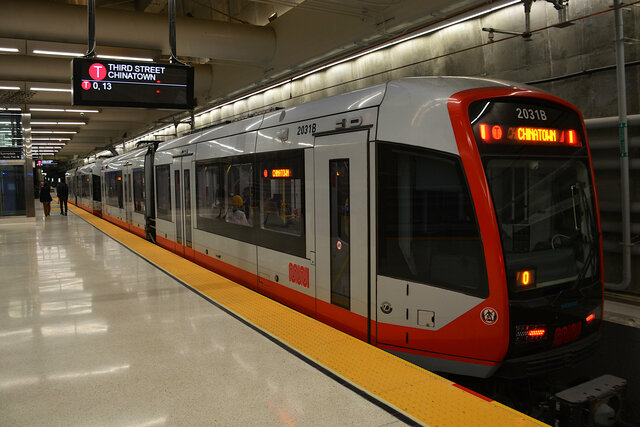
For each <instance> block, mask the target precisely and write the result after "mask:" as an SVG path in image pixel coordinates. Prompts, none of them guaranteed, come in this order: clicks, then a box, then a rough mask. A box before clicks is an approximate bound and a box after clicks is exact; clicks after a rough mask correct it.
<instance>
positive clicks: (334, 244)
mask: <svg viewBox="0 0 640 427" xmlns="http://www.w3.org/2000/svg"><path fill="white" fill-rule="evenodd" d="M349 190H350V189H349V159H340V160H331V161H329V204H330V207H329V212H330V216H331V221H330V222H331V304H335V305H337V306H338V307H342V308H346V309H347V310H349V307H350V306H351V261H350V260H351V239H350V234H351V232H350V231H351V211H350V209H349Z"/></svg>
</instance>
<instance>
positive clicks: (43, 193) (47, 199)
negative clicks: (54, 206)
mask: <svg viewBox="0 0 640 427" xmlns="http://www.w3.org/2000/svg"><path fill="white" fill-rule="evenodd" d="M51 200H53V199H52V198H51V187H49V183H48V182H45V183H44V185H43V186H42V188H40V202H41V203H42V208H43V209H44V216H49V215H50V214H51Z"/></svg>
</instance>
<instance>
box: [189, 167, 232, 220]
mask: <svg viewBox="0 0 640 427" xmlns="http://www.w3.org/2000/svg"><path fill="white" fill-rule="evenodd" d="M223 170H224V165H223V164H220V163H211V162H202V163H201V162H198V163H196V220H197V222H196V228H199V229H200V230H205V231H214V228H215V226H214V224H213V223H214V222H215V221H224V219H225V216H226V207H225V204H226V203H225V197H224V178H223V175H222V171H223Z"/></svg>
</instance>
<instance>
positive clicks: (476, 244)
mask: <svg viewBox="0 0 640 427" xmlns="http://www.w3.org/2000/svg"><path fill="white" fill-rule="evenodd" d="M378 147H379V151H378V159H384V161H380V162H379V169H378V208H377V212H378V219H377V221H378V274H381V275H385V276H390V277H395V278H399V279H402V280H408V281H412V282H418V283H424V284H428V285H433V286H438V287H442V288H447V289H451V290H455V291H459V292H463V293H467V294H471V295H476V296H479V297H487V296H488V293H489V292H488V285H487V279H486V267H485V262H484V256H483V249H482V242H481V240H480V232H479V230H478V225H477V221H476V216H475V211H474V208H473V204H472V203H471V198H470V195H469V189H468V186H467V183H466V179H465V177H464V174H463V172H462V168H461V165H460V161H459V159H457V158H453V157H451V156H445V155H436V154H433V153H432V152H430V151H427V150H418V149H410V148H407V147H401V146H398V145H395V144H387V143H380V144H379V145H378Z"/></svg>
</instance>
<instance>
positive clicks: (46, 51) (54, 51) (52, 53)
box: [32, 49, 84, 56]
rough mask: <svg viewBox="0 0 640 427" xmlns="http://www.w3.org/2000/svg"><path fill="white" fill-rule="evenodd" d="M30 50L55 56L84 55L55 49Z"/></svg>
mask: <svg viewBox="0 0 640 427" xmlns="http://www.w3.org/2000/svg"><path fill="white" fill-rule="evenodd" d="M32 52H33V53H35V54H37V55H55V56H83V55H84V54H83V53H76V52H60V51H57V50H40V49H34V50H33V51H32Z"/></svg>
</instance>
